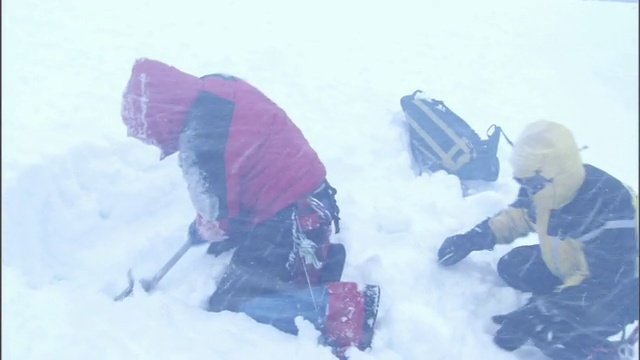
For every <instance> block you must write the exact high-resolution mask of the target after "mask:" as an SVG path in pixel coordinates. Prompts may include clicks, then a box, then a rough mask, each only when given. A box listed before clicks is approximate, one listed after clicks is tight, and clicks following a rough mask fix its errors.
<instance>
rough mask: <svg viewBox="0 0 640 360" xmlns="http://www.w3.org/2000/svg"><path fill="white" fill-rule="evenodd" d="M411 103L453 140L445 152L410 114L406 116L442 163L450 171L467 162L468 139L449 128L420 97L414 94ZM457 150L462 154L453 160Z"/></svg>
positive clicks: (468, 151) (469, 149)
mask: <svg viewBox="0 0 640 360" xmlns="http://www.w3.org/2000/svg"><path fill="white" fill-rule="evenodd" d="M414 95H415V93H414ZM413 103H414V105H416V106H417V107H418V108H419V109H420V110H421V111H422V112H424V113H425V114H427V115H428V116H429V118H431V120H432V121H433V122H434V123H435V124H436V125H437V126H438V127H440V128H441V129H442V131H444V132H445V133H446V134H447V136H449V137H450V138H451V140H453V142H454V144H455V145H454V146H453V147H452V148H451V149H450V150H449V151H448V152H445V151H444V149H442V147H440V145H438V143H437V142H436V141H435V140H434V139H433V138H432V137H431V136H430V135H429V134H428V133H427V132H426V131H424V129H422V128H421V127H420V126H419V125H418V123H416V121H415V120H414V119H413V118H411V117H410V116H407V118H408V119H409V121H408V122H409V124H410V125H411V127H412V128H413V129H414V130H415V131H416V132H417V133H418V135H420V137H422V138H423V139H424V141H426V142H427V144H429V146H431V147H432V148H433V150H434V151H435V152H436V153H437V154H438V156H439V157H440V162H441V163H442V165H443V166H445V167H446V168H447V169H449V170H451V171H456V170H458V169H460V167H462V166H463V165H464V164H466V163H468V162H469V161H470V160H471V158H472V156H473V153H472V149H471V146H470V145H469V141H468V140H467V139H466V138H463V137H460V136H458V135H457V134H456V133H455V132H454V131H453V129H451V127H449V125H447V123H446V122H444V121H443V120H442V118H440V117H439V116H438V115H437V114H436V113H435V112H434V111H433V110H431V109H430V108H429V107H428V106H426V105H425V104H424V103H423V102H422V101H421V100H420V99H416V98H415V96H414V98H413ZM459 150H462V152H463V154H462V155H461V156H459V157H458V158H457V159H456V160H455V161H454V160H453V157H454V155H455V154H456V153H457V152H458V151H459Z"/></svg>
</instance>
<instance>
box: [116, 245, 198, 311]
mask: <svg viewBox="0 0 640 360" xmlns="http://www.w3.org/2000/svg"><path fill="white" fill-rule="evenodd" d="M193 245H195V244H194V242H192V240H191V239H188V240H187V241H185V243H184V244H182V246H180V248H179V249H178V250H177V251H176V253H175V254H173V256H172V257H171V259H169V261H167V263H166V264H164V266H163V267H162V268H160V270H158V271H157V272H156V273H155V275H153V277H152V278H151V279H147V278H143V279H140V281H139V282H140V285H141V286H142V288H143V289H144V291H146V292H148V293H149V292H152V291H153V290H154V289H155V288H156V286H158V283H159V282H160V280H162V278H163V277H164V276H165V275H166V274H167V272H169V270H171V268H172V267H173V266H174V265H175V264H176V263H177V262H178V260H180V258H182V256H184V254H186V253H187V251H189V249H190V248H191V246H193ZM127 278H128V281H129V284H128V285H127V287H126V288H125V289H124V290H123V291H122V292H121V293H120V294H118V296H116V297H115V298H113V300H114V301H121V300H122V299H124V298H126V297H128V296H130V295H131V294H132V293H133V287H134V283H135V278H134V277H133V271H132V270H131V269H129V271H128V272H127Z"/></svg>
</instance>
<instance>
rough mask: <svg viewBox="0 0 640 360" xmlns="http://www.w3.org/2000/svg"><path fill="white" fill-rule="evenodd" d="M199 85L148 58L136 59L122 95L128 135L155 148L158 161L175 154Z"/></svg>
mask: <svg viewBox="0 0 640 360" xmlns="http://www.w3.org/2000/svg"><path fill="white" fill-rule="evenodd" d="M201 86H202V82H201V81H200V79H199V78H198V77H196V76H193V75H189V74H187V73H184V72H182V71H180V70H178V69H176V68H174V67H172V66H169V65H167V64H164V63H161V62H159V61H156V60H151V59H146V58H142V59H138V60H136V62H135V64H134V65H133V68H132V69H131V77H130V78H129V82H128V83H127V87H126V89H125V91H124V94H123V96H122V110H121V111H122V112H121V114H122V121H123V122H124V124H125V125H126V126H127V135H128V136H131V137H134V138H136V139H138V140H140V141H142V142H143V143H145V144H150V145H154V146H157V147H158V148H159V149H160V150H161V151H162V153H161V156H160V159H161V160H162V159H164V158H165V157H167V156H169V155H171V154H173V153H175V152H176V151H178V137H179V135H180V131H181V130H182V127H183V125H184V121H185V118H186V116H187V112H188V110H189V106H190V105H191V103H192V102H193V100H194V99H195V97H196V95H197V93H198V91H199V90H200V88H201Z"/></svg>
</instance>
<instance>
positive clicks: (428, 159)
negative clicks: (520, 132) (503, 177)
mask: <svg viewBox="0 0 640 360" xmlns="http://www.w3.org/2000/svg"><path fill="white" fill-rule="evenodd" d="M400 104H401V106H402V110H403V112H404V114H405V118H406V120H407V123H408V125H409V126H408V128H409V145H410V149H411V157H412V160H413V162H414V164H415V165H416V167H417V174H418V175H421V174H422V173H423V172H425V171H428V172H431V173H433V172H436V171H439V170H444V171H446V172H448V173H449V174H453V175H456V176H458V177H459V178H460V180H482V181H489V182H490V181H495V180H496V179H497V178H498V174H499V173H500V161H499V160H498V157H497V152H498V143H499V141H500V133H502V134H504V132H503V131H502V129H501V128H500V127H499V126H496V125H491V127H489V129H488V130H487V137H488V139H486V140H482V139H480V137H479V136H478V134H476V132H475V131H474V130H473V129H472V128H471V126H469V124H467V122H466V121H464V120H463V119H462V118H460V117H459V116H458V115H456V114H455V113H454V112H453V111H451V110H450V109H449V108H448V107H447V106H446V105H445V104H444V102H442V101H440V100H435V99H431V98H428V97H425V96H424V95H422V91H421V90H416V91H415V92H414V93H413V94H411V95H407V96H404V97H402V99H401V100H400ZM505 139H506V140H507V141H508V142H509V144H511V141H509V139H508V138H507V137H506V135H505Z"/></svg>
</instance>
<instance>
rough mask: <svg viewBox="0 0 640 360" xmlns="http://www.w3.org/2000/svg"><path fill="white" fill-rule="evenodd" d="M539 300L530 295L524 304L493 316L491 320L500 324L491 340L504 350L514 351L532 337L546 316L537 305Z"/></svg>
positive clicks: (544, 321)
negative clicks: (513, 309) (506, 312)
mask: <svg viewBox="0 0 640 360" xmlns="http://www.w3.org/2000/svg"><path fill="white" fill-rule="evenodd" d="M539 301H540V299H537V298H535V297H532V298H531V299H530V300H529V301H528V302H527V304H526V305H524V306H522V307H521V308H519V309H516V310H515V311H512V312H510V313H508V314H504V315H496V316H493V317H492V320H493V322H494V323H496V324H498V325H500V328H499V329H498V330H497V331H496V333H495V335H494V336H493V342H494V343H495V344H496V345H497V346H498V347H500V348H502V349H504V350H507V351H514V350H516V349H518V348H519V347H521V346H522V345H524V343H526V342H527V341H528V340H529V339H531V338H532V337H534V336H535V335H536V332H537V331H538V330H540V329H541V328H542V326H543V324H545V323H546V316H545V315H543V314H542V313H541V312H540V309H539V306H538V302H539Z"/></svg>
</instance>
